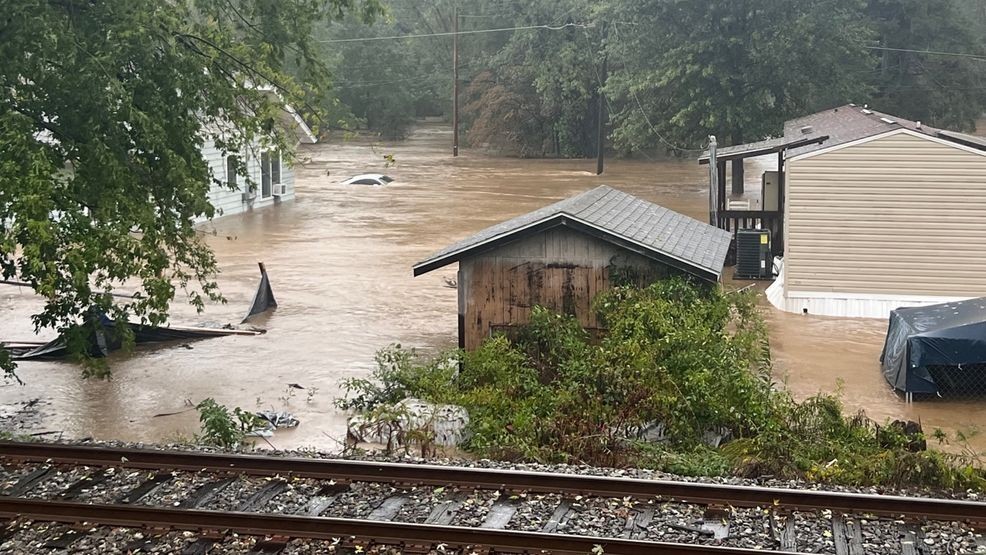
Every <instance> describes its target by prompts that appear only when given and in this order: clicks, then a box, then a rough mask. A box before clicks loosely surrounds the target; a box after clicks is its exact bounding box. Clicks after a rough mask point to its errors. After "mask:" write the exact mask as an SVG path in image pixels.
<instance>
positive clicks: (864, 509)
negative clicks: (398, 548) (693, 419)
mask: <svg viewBox="0 0 986 555" xmlns="http://www.w3.org/2000/svg"><path fill="white" fill-rule="evenodd" d="M0 459H7V460H19V461H30V462H48V463H52V464H68V465H85V466H102V467H107V466H115V467H125V468H140V469H151V470H186V471H201V470H207V471H212V472H219V473H241V474H247V475H254V476H276V475H280V476H286V477H287V476H293V477H299V478H314V479H322V480H335V481H337V482H377V483H389V484H394V485H398V486H404V485H424V486H449V485H456V486H459V487H467V488H476V489H490V490H505V491H528V492H538V493H560V494H563V495H587V496H598V497H633V498H639V499H647V500H651V499H660V500H664V501H671V500H674V501H680V502H684V503H698V504H711V505H729V506H736V507H777V508H782V509H785V510H802V511H808V510H824V509H829V510H832V511H836V512H843V513H849V514H852V513H860V514H873V515H882V516H891V517H894V518H899V517H902V516H906V517H912V518H922V519H927V520H945V521H967V522H974V523H978V524H982V523H986V503H981V502H974V501H964V500H952V499H935V498H923V497H903V496H894V495H873V494H857V493H841V492H831V491H815V490H795V489H785V488H761V487H751V486H734V485H725V484H709V483H694V482H675V481H667V480H647V479H638V478H618V477H608V476H586V475H581V474H563V473H549V472H528V471H515V470H499V469H479V468H464V467H455V466H436V465H425V464H401V463H386V462H373V461H352V460H339V459H314V458H300V457H274V456H263V455H240V454H215V453H202V452H193V451H166V450H155V449H133V448H110V447H97V446H79V445H63V444H46V443H22V442H0Z"/></svg>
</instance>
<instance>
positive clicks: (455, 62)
mask: <svg viewBox="0 0 986 555" xmlns="http://www.w3.org/2000/svg"><path fill="white" fill-rule="evenodd" d="M458 155H459V5H458V4H456V5H455V6H453V8H452V156H458Z"/></svg>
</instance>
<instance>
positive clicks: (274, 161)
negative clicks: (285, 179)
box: [260, 150, 281, 198]
mask: <svg viewBox="0 0 986 555" xmlns="http://www.w3.org/2000/svg"><path fill="white" fill-rule="evenodd" d="M280 184H281V153H280V152H277V151H276V150H275V151H270V150H265V151H264V152H262V153H260V198H269V197H270V196H271V195H273V186H274V185H280Z"/></svg>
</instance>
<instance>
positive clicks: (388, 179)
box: [380, 175, 394, 183]
mask: <svg viewBox="0 0 986 555" xmlns="http://www.w3.org/2000/svg"><path fill="white" fill-rule="evenodd" d="M380 179H382V180H383V182H384V183H390V182H391V181H393V180H394V178H393V177H390V176H389V175H384V176H381V177H380Z"/></svg>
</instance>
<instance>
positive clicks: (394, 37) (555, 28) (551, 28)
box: [315, 23, 588, 44]
mask: <svg viewBox="0 0 986 555" xmlns="http://www.w3.org/2000/svg"><path fill="white" fill-rule="evenodd" d="M569 27H580V28H583V29H584V28H586V27H588V26H587V25H585V24H582V23H566V24H564V25H558V26H552V25H526V26H523V27H503V28H499V29H475V30H472V31H459V33H458V34H459V35H477V34H480V33H500V32H505V31H524V30H528V29H545V30H548V31H561V30H562V29H567V28H569ZM454 34H456V33H453V32H451V31H448V32H443V33H426V34H423V35H391V36H389V37H355V38H350V39H327V40H317V41H315V42H320V43H323V44H328V43H337V42H363V41H374V40H400V39H419V38H426V37H449V36H452V35H454Z"/></svg>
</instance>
